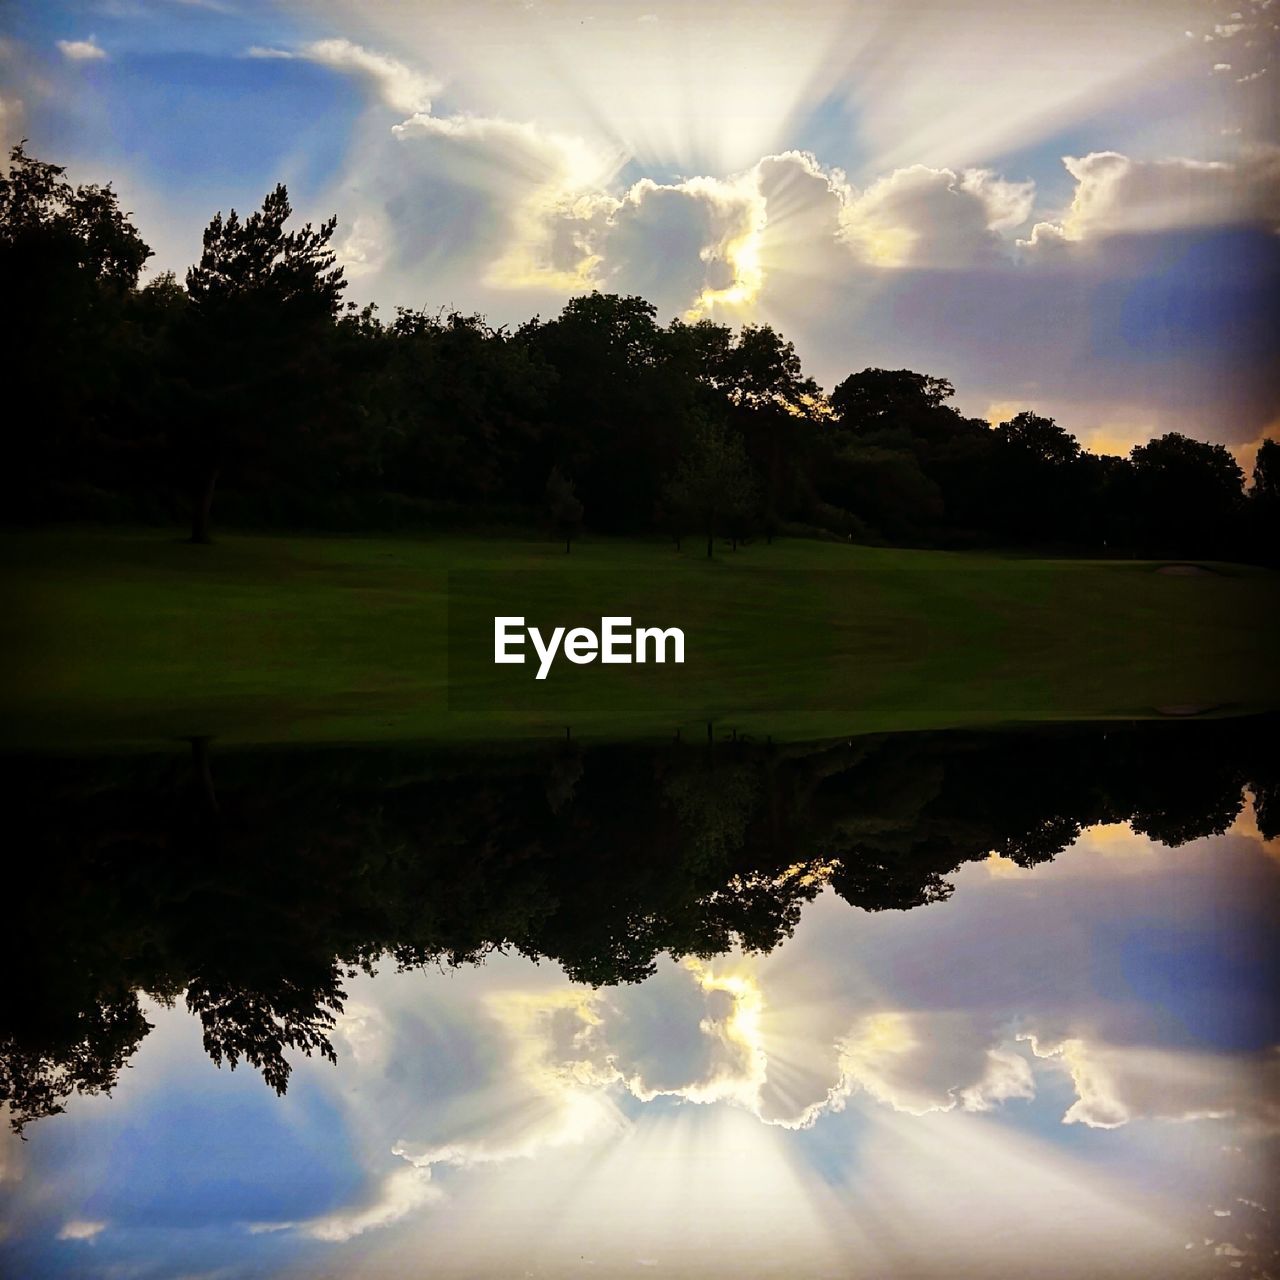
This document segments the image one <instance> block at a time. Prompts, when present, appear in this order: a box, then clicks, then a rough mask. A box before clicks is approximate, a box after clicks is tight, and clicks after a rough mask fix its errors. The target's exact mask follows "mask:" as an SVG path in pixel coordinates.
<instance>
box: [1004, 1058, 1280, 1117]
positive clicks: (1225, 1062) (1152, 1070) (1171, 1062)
mask: <svg viewBox="0 0 1280 1280" xmlns="http://www.w3.org/2000/svg"><path fill="white" fill-rule="evenodd" d="M1025 1038H1026V1039H1027V1040H1028V1041H1029V1043H1030V1045H1031V1048H1032V1051H1033V1052H1034V1053H1035V1055H1036V1057H1037V1058H1041V1059H1047V1060H1049V1061H1052V1062H1053V1063H1054V1064H1055V1065H1057V1066H1059V1067H1061V1069H1062V1070H1063V1071H1065V1072H1066V1073H1067V1074H1068V1075H1069V1076H1070V1077H1071V1081H1072V1084H1073V1085H1074V1087H1075V1091H1076V1100H1075V1102H1074V1103H1072V1105H1071V1106H1070V1108H1068V1110H1067V1112H1066V1114H1065V1115H1064V1116H1063V1123H1064V1124H1082V1125H1087V1126H1088V1127H1089V1128H1092V1129H1115V1128H1118V1127H1119V1126H1121V1125H1123V1124H1128V1123H1130V1122H1131V1121H1134V1120H1140V1119H1141V1120H1177V1121H1190V1120H1221V1119H1226V1118H1231V1119H1238V1120H1245V1121H1248V1122H1251V1123H1254V1124H1257V1125H1260V1126H1262V1127H1263V1128H1264V1129H1265V1130H1266V1131H1267V1132H1275V1131H1276V1130H1277V1128H1278V1127H1280V1048H1277V1049H1270V1050H1267V1051H1265V1052H1262V1053H1259V1054H1239V1055H1228V1054H1208V1053H1194V1052H1188V1051H1185V1050H1181V1051H1173V1050H1169V1049H1161V1048H1156V1047H1151V1046H1139V1047H1132V1046H1108V1045H1096V1044H1089V1043H1087V1042H1086V1041H1084V1040H1081V1039H1078V1038H1068V1039H1065V1040H1061V1041H1059V1042H1058V1043H1056V1044H1048V1045H1046V1044H1042V1043H1041V1041H1040V1039H1039V1038H1038V1037H1037V1036H1035V1035H1028V1036H1026V1037H1025Z"/></svg>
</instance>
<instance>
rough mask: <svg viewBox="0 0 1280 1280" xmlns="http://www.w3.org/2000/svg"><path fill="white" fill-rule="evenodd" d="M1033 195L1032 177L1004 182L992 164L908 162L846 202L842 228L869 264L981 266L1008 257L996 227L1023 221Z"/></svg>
mask: <svg viewBox="0 0 1280 1280" xmlns="http://www.w3.org/2000/svg"><path fill="white" fill-rule="evenodd" d="M1034 198H1035V184H1034V183H1033V182H1021V183H1017V182H1007V181H1005V180H1004V179H1001V178H998V177H997V176H996V175H995V174H994V173H992V172H991V171H990V170H986V169H969V170H965V171H964V172H962V173H955V172H953V171H952V170H950V169H931V168H929V167H927V166H925V165H913V166H912V167H911V168H909V169H897V170H895V171H894V172H893V173H891V174H889V175H888V176H887V177H884V178H880V179H879V180H877V181H876V182H873V183H872V184H871V186H869V187H868V188H867V189H866V190H865V191H864V192H863V193H862V194H861V195H859V196H857V197H856V198H854V199H853V200H851V201H850V202H849V204H848V205H847V207H846V209H845V211H844V233H845V238H846V240H847V241H848V242H849V244H850V245H851V246H852V247H853V248H854V250H855V252H856V253H857V254H858V255H859V257H860V258H861V259H862V260H863V261H865V262H867V263H870V264H872V265H875V266H884V267H923V268H936V267H942V268H955V267H971V266H979V265H983V264H989V263H992V262H996V261H999V260H1000V259H1001V258H1003V257H1005V256H1006V254H1007V249H1006V243H1005V241H1004V240H1003V239H1002V237H1001V236H1000V234H999V232H1000V231H1002V230H1008V229H1010V228H1013V227H1017V226H1019V225H1021V224H1022V223H1023V222H1025V221H1026V219H1027V217H1028V216H1029V215H1030V213H1031V205H1032V202H1033V200H1034Z"/></svg>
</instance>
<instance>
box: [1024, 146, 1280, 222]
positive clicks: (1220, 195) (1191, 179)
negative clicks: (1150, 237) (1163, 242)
mask: <svg viewBox="0 0 1280 1280" xmlns="http://www.w3.org/2000/svg"><path fill="white" fill-rule="evenodd" d="M1063 164H1064V165H1065V166H1066V167H1067V171H1068V172H1069V173H1070V174H1071V176H1072V177H1073V178H1075V180H1076V189H1075V194H1074V196H1073V197H1072V201H1071V204H1070V207H1069V208H1068V209H1067V211H1066V213H1065V214H1064V215H1063V216H1062V218H1061V219H1060V220H1059V221H1057V222H1039V223H1037V224H1036V226H1035V228H1034V229H1033V231H1032V234H1031V238H1030V240H1029V241H1027V242H1026V243H1027V244H1030V245H1032V246H1043V245H1045V244H1046V243H1048V244H1053V243H1060V242H1062V241H1078V240H1088V239H1095V238H1097V237H1099V236H1106V235H1116V234H1124V233H1132V232H1155V231H1169V230H1173V229H1176V228H1183V227H1212V226H1231V225H1244V224H1258V225H1262V226H1265V227H1267V228H1269V229H1271V230H1280V151H1276V150H1265V151H1258V152H1255V153H1254V154H1252V155H1249V156H1246V157H1244V158H1242V159H1240V160H1236V161H1200V160H1188V159H1168V160H1134V159H1131V158H1130V157H1129V156H1125V155H1121V154H1120V153H1119V152H1116V151H1095V152H1090V154H1089V155H1087V156H1083V157H1076V156H1065V157H1064V158H1063Z"/></svg>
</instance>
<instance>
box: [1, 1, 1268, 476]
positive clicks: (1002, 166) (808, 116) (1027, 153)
mask: <svg viewBox="0 0 1280 1280" xmlns="http://www.w3.org/2000/svg"><path fill="white" fill-rule="evenodd" d="M1278 30H1280V0H1225V2H1224V3H1206V2H1204V0H1142V2H1141V3H1139V2H1137V0H1131V2H1130V3H1114V2H1112V0H1070V2H1069V3H1068V2H1067V0H1019V3H1016V4H1015V3H1012V2H1011V0H964V3H959V4H956V3H945V2H943V0H906V2H901V0H861V2H858V0H855V2H852V3H832V2H831V0H795V2H793V3H786V4H782V3H779V2H778V0H769V2H768V3H766V2H764V0H735V2H734V3H732V4H730V3H727V2H725V3H699V4H688V3H677V2H675V0H636V2H634V3H633V2H631V0H616V2H615V3H599V2H597V3H586V2H584V0H558V2H557V0H511V2H507V0H503V2H501V3H500V2H498V0H465V2H462V0H433V2H432V3H430V4H427V3H423V4H413V3H408V2H407V0H359V2H357V0H306V2H303V0H292V2H291V0H275V2H274V3H270V2H265V0H255V2H254V3H249V0H41V2H40V3H35V2H34V0H3V2H0V133H2V134H3V135H4V141H5V143H6V144H8V143H11V142H13V141H15V140H17V139H18V138H22V137H26V138H28V139H29V149H30V150H31V151H33V152H34V153H35V154H37V155H39V156H41V157H42V158H47V159H51V160H55V161H57V162H59V163H65V164H67V165H68V166H69V169H70V173H71V176H72V177H73V178H74V179H77V180H81V181H86V180H98V181H103V180H107V179H110V180H113V181H114V183H115V185H116V187H117V189H118V190H119V191H120V193H121V195H122V198H123V201H124V204H125V206H126V207H127V208H129V209H131V210H133V211H134V213H135V215H136V218H137V221H138V223H139V225H140V228H141V230H142V232H143V233H144V236H145V238H146V239H147V240H148V242H149V243H150V244H151V245H152V246H153V247H154V249H155V250H156V256H155V259H154V262H153V269H154V270H164V269H173V270H177V271H178V272H179V273H181V272H182V271H183V270H185V268H186V267H187V266H188V265H189V264H190V263H191V262H192V261H193V260H194V259H195V258H196V257H197V256H198V253H199V246H200V232H201V230H202V228H203V226H204V225H205V224H206V223H207V221H208V220H209V218H210V217H211V216H212V214H213V213H214V212H215V211H217V210H219V209H222V210H226V209H229V208H231V207H235V208H238V209H240V210H241V211H244V210H247V209H250V208H252V207H256V206H257V205H258V204H259V203H260V201H261V199H262V197H263V195H264V194H265V193H266V191H267V190H269V189H270V188H271V186H273V185H274V184H275V183H276V182H278V181H284V182H286V183H287V184H288V186H289V190H290V193H291V195H292V197H293V201H294V205H295V208H296V209H297V210H298V212H299V215H300V216H301V217H304V218H309V219H312V220H319V219H322V218H324V217H326V216H328V215H329V214H331V213H336V214H337V215H338V218H339V230H338V236H337V240H338V243H339V245H340V251H341V257H342V260H343V262H344V264H345V265H346V268H347V274H348V277H349V279H350V282H351V286H350V290H349V295H348V296H350V297H351V298H353V299H355V300H357V301H359V302H362V303H363V302H366V301H375V302H377V303H378V304H379V305H380V306H381V307H383V308H385V309H388V310H389V309H391V308H393V307H395V306H396V305H409V306H416V307H425V308H427V309H429V310H436V309H438V308H441V307H443V308H448V309H455V308H456V309H460V310H463V311H468V312H469V311H480V312H482V313H484V314H485V315H486V316H488V317H489V319H490V320H491V322H493V323H495V324H505V325H510V324H515V323H519V322H520V321H522V320H524V319H526V318H528V317H529V316H531V315H533V314H541V315H543V316H550V315H553V314H555V313H556V312H557V311H558V310H559V308H560V307H561V306H562V305H563V303H564V302H565V301H566V299H568V298H569V297H571V296H573V295H574V294H578V293H583V292H586V291H589V290H590V289H592V288H599V289H602V290H606V291H612V292H621V293H640V294H642V295H643V296H645V297H646V298H648V299H649V300H650V301H651V302H652V303H654V305H655V306H656V307H657V308H658V311H659V317H660V319H661V320H663V321H664V322H665V321H667V320H669V319H671V318H672V317H675V316H684V317H700V316H709V317H711V318H713V319H716V320H720V321H724V322H727V323H730V324H734V325H738V324H744V323H769V324H773V325H774V326H775V327H777V328H779V329H780V330H781V331H782V332H783V333H784V334H785V336H787V337H788V338H790V339H791V340H792V341H793V342H794V343H795V344H796V347H797V349H798V351H799V353H800V355H801V357H802V359H803V361H804V364H805V367H806V370H807V371H808V372H810V373H811V374H813V375H814V376H815V377H816V378H817V379H818V380H819V382H820V383H822V384H823V385H824V386H825V387H826V388H827V389H828V390H830V388H831V387H832V386H833V385H834V384H835V383H836V382H838V381H839V380H840V379H841V378H842V377H844V376H846V375H847V374H849V373H851V372H854V371H856V370H858V369H861V368H864V367H867V366H880V367H890V368H898V367H909V368H914V369H917V370H919V371H921V372H925V373H929V374H932V375H936V376H942V377H947V378H950V379H951V381H952V382H953V383H954V384H955V386H956V388H957V397H956V403H957V405H958V406H959V407H960V408H961V409H962V410H963V411H965V412H966V413H969V414H972V415H975V416H982V417H988V418H990V419H992V420H993V421H998V420H1000V419H1002V418H1004V417H1007V416H1011V415H1012V413H1014V412H1016V411H1018V410H1020V409H1024V408H1027V409H1033V410H1035V411H1037V412H1041V413H1046V414H1049V415H1051V416H1054V417H1056V418H1057V419H1058V420H1059V421H1060V422H1061V423H1062V424H1063V425H1064V426H1066V427H1067V428H1068V429H1069V430H1071V431H1073V432H1074V433H1075V434H1076V435H1077V436H1078V437H1079V438H1080V439H1081V440H1082V441H1083V442H1084V443H1085V444H1087V445H1088V446H1089V447H1091V448H1094V449H1097V450H1101V451H1110V452H1125V451H1127V450H1128V448H1129V447H1130V446H1132V445H1133V444H1134V443H1138V442H1142V441H1145V440H1146V439H1147V438H1149V437H1150V436H1152V435H1155V434H1161V433H1163V432H1165V431H1170V430H1178V431H1184V432H1186V433H1187V434H1190V435H1194V436H1196V437H1198V438H1201V439H1208V440H1215V441H1219V442H1222V443H1224V444H1226V445H1227V446H1228V447H1230V448H1231V449H1232V450H1233V451H1234V452H1235V453H1236V455H1237V457H1238V458H1240V459H1241V461H1242V462H1243V463H1245V464H1246V466H1247V465H1250V463H1251V457H1252V453H1253V451H1254V450H1256V446H1257V443H1258V441H1259V440H1260V439H1262V438H1264V437H1265V436H1268V435H1270V436H1276V435H1277V434H1280V383H1278V380H1277V375H1276V373H1275V368H1276V366H1277V360H1276V356H1277V354H1280V353H1278V352H1277V350H1276V347H1277V339H1276V331H1277V330H1276V325H1275V324H1274V321H1273V316H1272V314H1271V313H1272V310H1273V307H1272V299H1273V298H1274V297H1276V296H1277V289H1278V288H1280V240H1278V238H1277V230H1278V229H1280V137H1278V136H1277V127H1278V125H1277V122H1280V110H1277V106H1278V105H1280V104H1277V95H1276V80H1277V75H1278V74H1280V68H1278V67H1276V65H1275V52H1276V45H1277V31H1278Z"/></svg>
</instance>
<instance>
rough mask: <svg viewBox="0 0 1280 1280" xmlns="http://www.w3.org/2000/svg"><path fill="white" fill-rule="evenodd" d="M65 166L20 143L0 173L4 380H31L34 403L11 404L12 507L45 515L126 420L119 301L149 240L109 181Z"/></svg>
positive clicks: (105, 454)
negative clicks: (77, 181)
mask: <svg viewBox="0 0 1280 1280" xmlns="http://www.w3.org/2000/svg"><path fill="white" fill-rule="evenodd" d="M64 173H65V170H64V169H63V168H62V167H61V166H60V165H54V164H49V163H46V162H44V161H42V160H38V159H36V158H35V157H33V156H29V155H28V154H27V152H26V150H25V147H24V145H23V144H22V143H19V144H18V145H17V146H15V147H13V148H12V150H11V151H10V153H9V164H8V168H7V172H5V173H3V174H0V297H3V299H4V306H3V308H0V316H2V317H3V318H2V319H0V344H2V345H3V348H4V352H5V358H6V361H7V362H8V367H9V368H10V369H11V370H12V371H13V376H12V377H11V379H10V384H11V390H14V389H16V388H17V387H18V386H19V385H21V386H22V387H24V388H26V389H28V391H29V392H30V393H31V405H32V406H33V409H34V407H35V406H36V405H38V415H39V418H38V422H35V421H26V422H24V421H22V420H21V419H20V415H19V414H18V413H17V412H16V410H17V404H16V403H14V404H12V405H11V410H12V411H13V412H12V414H11V416H10V420H9V423H8V424H7V425H8V429H7V430H6V432H5V435H4V447H5V457H4V466H3V469H2V470H3V480H2V481H0V483H2V484H3V486H4V489H5V490H6V491H7V492H6V494H5V508H6V514H7V516H8V517H9V518H12V517H13V516H14V515H15V514H17V515H20V516H23V517H27V516H31V515H36V516H38V515H43V514H45V508H47V507H48V506H49V505H53V506H54V507H55V509H56V508H57V506H58V505H59V504H58V503H57V502H56V501H55V497H56V495H57V494H59V493H60V492H62V493H65V492H67V491H69V490H71V489H72V488H73V487H75V486H77V485H92V484H93V483H94V482H95V481H100V479H101V475H102V470H103V468H104V466H105V465H107V462H106V460H108V459H109V458H110V455H111V443H110V442H111V441H112V440H113V438H114V437H115V436H116V435H118V434H119V433H120V432H122V431H127V430H128V428H129V426H130V424H129V423H128V422H127V420H125V419H124V415H122V413H121V403H122V399H123V397H124V393H125V391H126V384H125V378H126V377H127V375H128V373H129V372H130V371H131V365H132V361H131V359H130V356H129V349H130V347H131V344H132V342H133V335H132V333H131V332H130V328H129V325H128V323H127V313H128V307H129V300H130V295H131V292H132V290H133V289H134V287H135V285H136V284H137V281H138V275H139V272H140V271H141V270H142V267H143V264H144V263H145V262H146V260H147V258H149V257H150V256H151V250H150V249H149V248H148V247H147V246H146V245H145V244H144V243H143V241H142V238H141V237H140V236H139V234H138V232H137V230H136V229H135V227H134V226H133V223H132V222H131V221H130V215H129V214H127V213H123V212H122V211H121V210H120V208H119V205H118V202H117V199H116V194H115V192H114V191H113V190H112V189H111V187H110V186H106V187H100V186H94V185H88V186H77V187H73V186H71V184H70V183H68V182H67V181H66V180H65V178H64V176H63V175H64ZM19 379H20V381H19Z"/></svg>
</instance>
